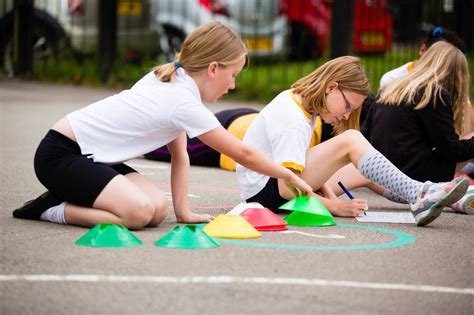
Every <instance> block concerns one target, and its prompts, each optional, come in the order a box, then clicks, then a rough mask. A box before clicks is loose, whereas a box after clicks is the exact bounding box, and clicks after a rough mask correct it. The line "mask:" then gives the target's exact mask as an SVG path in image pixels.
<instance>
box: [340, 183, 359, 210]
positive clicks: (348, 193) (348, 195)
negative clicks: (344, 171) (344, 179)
mask: <svg viewBox="0 0 474 315" xmlns="http://www.w3.org/2000/svg"><path fill="white" fill-rule="evenodd" d="M337 184H338V185H339V187H341V189H342V191H343V192H344V193H345V194H346V195H347V197H349V198H350V199H354V196H352V194H351V193H350V191H349V190H348V189H347V188H346V187H345V186H344V185H343V184H342V183H341V182H340V181H339V182H337ZM365 214H366V213H365V211H364V215H365Z"/></svg>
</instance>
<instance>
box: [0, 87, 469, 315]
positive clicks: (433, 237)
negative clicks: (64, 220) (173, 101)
mask: <svg viewBox="0 0 474 315" xmlns="http://www.w3.org/2000/svg"><path fill="white" fill-rule="evenodd" d="M114 92H115V91H111V90H100V89H90V88H78V87H71V86H58V85H51V84H42V83H31V82H15V81H0V126H1V127H0V128H1V129H0V130H1V143H0V154H1V155H0V162H1V163H0V165H1V168H0V169H1V173H0V178H1V200H0V232H1V235H0V314H175V313H183V314H198V313H199V314H316V313H318V314H382V313H383V314H428V313H429V314H447V313H452V314H474V275H473V270H474V268H473V267H474V251H473V249H474V216H467V215H460V214H455V213H452V212H448V211H446V212H443V214H442V215H441V217H440V218H438V219H437V220H436V221H434V222H433V223H432V224H430V225H428V226H427V227H424V228H419V227H416V226H415V225H414V224H388V223H359V222H357V221H356V220H355V219H353V218H337V217H336V218H335V221H336V222H337V225H336V226H329V227H293V226H289V230H290V231H292V233H280V232H262V237H260V238H255V239H243V240H221V239H218V242H219V244H220V246H219V247H218V248H215V249H201V250H181V249H169V248H161V247H157V246H155V245H154V242H156V241H157V240H158V239H160V238H161V237H162V236H164V235H165V234H166V233H168V232H169V231H170V230H171V229H172V228H174V227H175V226H176V220H175V217H174V214H173V211H172V207H171V206H170V209H169V215H168V218H167V219H166V221H165V222H164V223H163V224H162V225H161V226H160V227H158V228H148V229H144V230H141V231H134V232H133V233H134V235H135V236H137V237H138V238H139V239H140V240H142V241H143V245H141V246H137V247H126V248H91V247H83V246H77V245H76V244H75V241H76V240H77V239H79V238H80V237H81V236H83V235H84V234H85V233H86V232H87V231H88V229H85V228H80V227H73V226H65V225H58V224H52V223H46V222H38V221H27V220H18V219H14V218H13V217H12V215H11V211H12V210H13V209H15V208H17V207H18V206H20V205H21V204H23V203H24V202H25V201H27V200H29V199H32V198H34V197H36V196H38V195H39V194H41V193H42V192H43V191H44V188H43V187H42V186H41V184H40V183H39V182H38V181H37V179H36V177H35V175H34V171H33V162H32V161H33V155H34V151H35V149H36V146H37V145H38V143H39V141H40V139H41V138H42V137H43V136H44V135H45V134H46V132H47V130H48V129H49V128H50V127H51V126H52V125H53V123H54V122H56V121H57V120H58V119H59V118H61V117H62V116H64V115H65V114H66V113H68V112H71V111H72V110H75V109H77V108H80V107H83V106H86V105H87V104H89V103H91V102H93V101H95V100H98V99H101V98H103V97H105V96H108V95H111V94H113V93H114ZM235 106H239V107H254V108H261V105H259V104H247V103H245V104H244V103H234V102H219V103H218V104H216V105H212V106H210V108H211V110H213V111H219V110H222V109H227V108H231V107H235ZM128 164H129V165H131V166H132V167H134V168H136V169H137V170H139V171H141V172H142V173H144V174H146V175H148V176H149V177H150V178H151V179H153V180H154V181H156V182H157V183H159V185H160V186H161V187H162V188H163V190H164V191H165V192H170V189H169V171H170V168H169V164H167V163H161V162H155V161H149V160H145V159H135V160H132V161H129V162H128ZM189 193H190V196H189V198H190V203H191V205H192V210H193V211H196V212H207V213H211V214H213V215H218V214H224V213H227V212H228V211H229V210H230V209H231V208H232V207H234V206H235V205H236V204H238V203H239V202H241V200H240V198H239V192H238V185H237V181H236V179H235V174H234V173H232V172H227V171H224V170H221V169H217V168H206V167H195V166H192V167H191V174H190V189H189ZM354 194H355V195H356V196H357V197H362V198H366V199H367V200H368V202H369V207H370V209H369V211H371V210H372V211H385V210H387V211H393V210H400V211H407V210H408V208H407V207H406V206H403V205H398V204H395V203H391V202H389V201H386V200H384V199H383V198H380V197H378V196H376V195H374V194H373V193H371V192H369V191H367V190H363V189H360V190H355V191H354ZM295 232H302V233H295Z"/></svg>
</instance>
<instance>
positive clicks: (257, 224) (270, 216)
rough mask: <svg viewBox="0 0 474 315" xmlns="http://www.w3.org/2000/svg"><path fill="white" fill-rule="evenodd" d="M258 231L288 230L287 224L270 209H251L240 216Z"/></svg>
mask: <svg viewBox="0 0 474 315" xmlns="http://www.w3.org/2000/svg"><path fill="white" fill-rule="evenodd" d="M240 215H241V216H243V217H244V218H245V219H246V220H247V221H249V223H250V224H252V225H253V227H254V228H255V229H257V230H258V231H283V230H287V229H288V228H287V226H286V222H285V221H283V219H282V218H280V217H279V216H277V215H276V214H275V213H273V211H271V210H270V209H268V208H249V209H246V210H245V211H244V212H242V213H241V214H240Z"/></svg>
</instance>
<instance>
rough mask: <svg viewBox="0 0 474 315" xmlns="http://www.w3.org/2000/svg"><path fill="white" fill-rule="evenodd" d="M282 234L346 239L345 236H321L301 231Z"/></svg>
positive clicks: (283, 232)
mask: <svg viewBox="0 0 474 315" xmlns="http://www.w3.org/2000/svg"><path fill="white" fill-rule="evenodd" d="M280 233H282V234H299V235H304V236H311V237H319V238H346V237H345V236H344V235H338V234H326V235H319V234H311V233H305V232H300V231H281V232H280Z"/></svg>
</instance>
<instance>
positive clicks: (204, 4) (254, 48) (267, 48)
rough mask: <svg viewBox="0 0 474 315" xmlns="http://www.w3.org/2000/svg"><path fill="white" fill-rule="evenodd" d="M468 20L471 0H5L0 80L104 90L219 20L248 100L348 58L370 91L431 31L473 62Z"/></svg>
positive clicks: (473, 8)
mask: <svg viewBox="0 0 474 315" xmlns="http://www.w3.org/2000/svg"><path fill="white" fill-rule="evenodd" d="M472 12H474V0H424V1H422V0H107V1H104V0H102V1H101V0H3V1H1V2H0V57H1V59H2V65H3V67H2V70H1V75H2V76H15V75H25V74H26V75H28V74H29V75H35V76H37V77H45V76H46V77H48V76H53V77H54V75H55V73H56V74H58V71H59V70H58V69H59V68H65V69H66V70H64V71H67V69H68V67H69V71H70V72H72V75H71V76H70V77H71V78H74V77H77V76H85V74H84V73H79V74H78V73H76V72H81V71H89V72H90V74H89V75H90V76H91V77H94V78H95V79H96V80H97V81H99V82H103V83H105V82H106V81H107V80H109V78H110V76H111V75H112V76H113V75H115V74H116V73H120V72H121V71H122V72H123V71H124V70H123V69H121V67H123V64H127V67H128V68H127V69H130V68H129V67H133V66H135V67H136V68H137V69H138V70H137V72H143V69H144V68H146V67H149V65H152V64H154V63H160V62H164V61H168V60H172V59H173V56H174V54H175V52H176V51H178V50H179V48H180V45H181V43H182V41H183V40H184V38H185V36H186V35H187V34H188V33H190V32H191V31H192V30H193V29H195V28H196V27H197V26H199V25H200V24H202V23H205V22H207V21H211V20H221V21H223V22H225V23H228V24H230V25H231V26H232V27H233V28H235V29H236V30H237V31H238V32H239V33H240V34H241V36H242V38H243V39H244V40H245V41H246V43H247V45H248V47H249V50H250V55H251V65H250V69H251V70H249V71H246V72H244V73H243V74H242V78H241V79H240V80H242V81H244V82H247V86H248V87H252V88H253V89H254V90H255V91H253V93H254V95H257V94H258V93H261V92H262V90H267V91H270V93H274V92H276V91H277V90H278V89H280V88H281V84H283V85H284V84H289V83H291V82H292V81H294V80H295V79H297V78H298V77H300V76H302V75H304V74H306V73H308V72H309V71H311V70H312V69H314V68H315V67H316V66H317V65H319V64H321V63H323V62H324V61H325V60H327V59H328V58H334V57H337V56H340V55H345V54H352V55H357V56H360V57H361V58H362V60H363V62H364V63H365V65H366V67H367V70H368V74H369V77H370V78H371V83H372V86H373V89H375V90H376V89H377V87H378V80H379V79H380V77H381V75H382V74H383V73H384V72H386V71H387V70H389V69H392V68H395V67H397V66H400V65H402V64H404V63H406V62H408V61H411V60H413V59H416V58H417V57H418V48H419V46H420V43H421V41H422V38H423V36H424V35H425V34H426V33H427V32H428V31H429V30H432V28H433V27H434V26H441V27H442V28H443V30H447V29H450V30H452V31H453V32H455V33H456V34H457V35H459V37H461V38H462V39H463V40H464V42H465V47H466V48H465V50H466V52H467V53H468V59H469V60H472V57H471V56H470V55H469V53H472V52H473V45H474V34H473V33H474V31H473V29H474V28H473V27H471V25H470V23H469V21H468V19H469V18H470V15H471V14H472ZM84 64H90V65H92V66H91V68H92V70H85V69H86V68H87V67H85V66H84ZM471 64H472V62H471ZM78 65H79V66H78ZM51 69H56V70H55V71H53V70H51ZM471 69H472V66H471ZM125 72H127V73H131V72H133V71H131V70H126V71H125ZM58 75H59V74H58ZM472 75H473V73H472V70H471V76H472ZM53 79H54V78H53ZM125 84H126V83H125ZM247 86H245V87H247ZM250 97H252V96H250Z"/></svg>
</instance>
